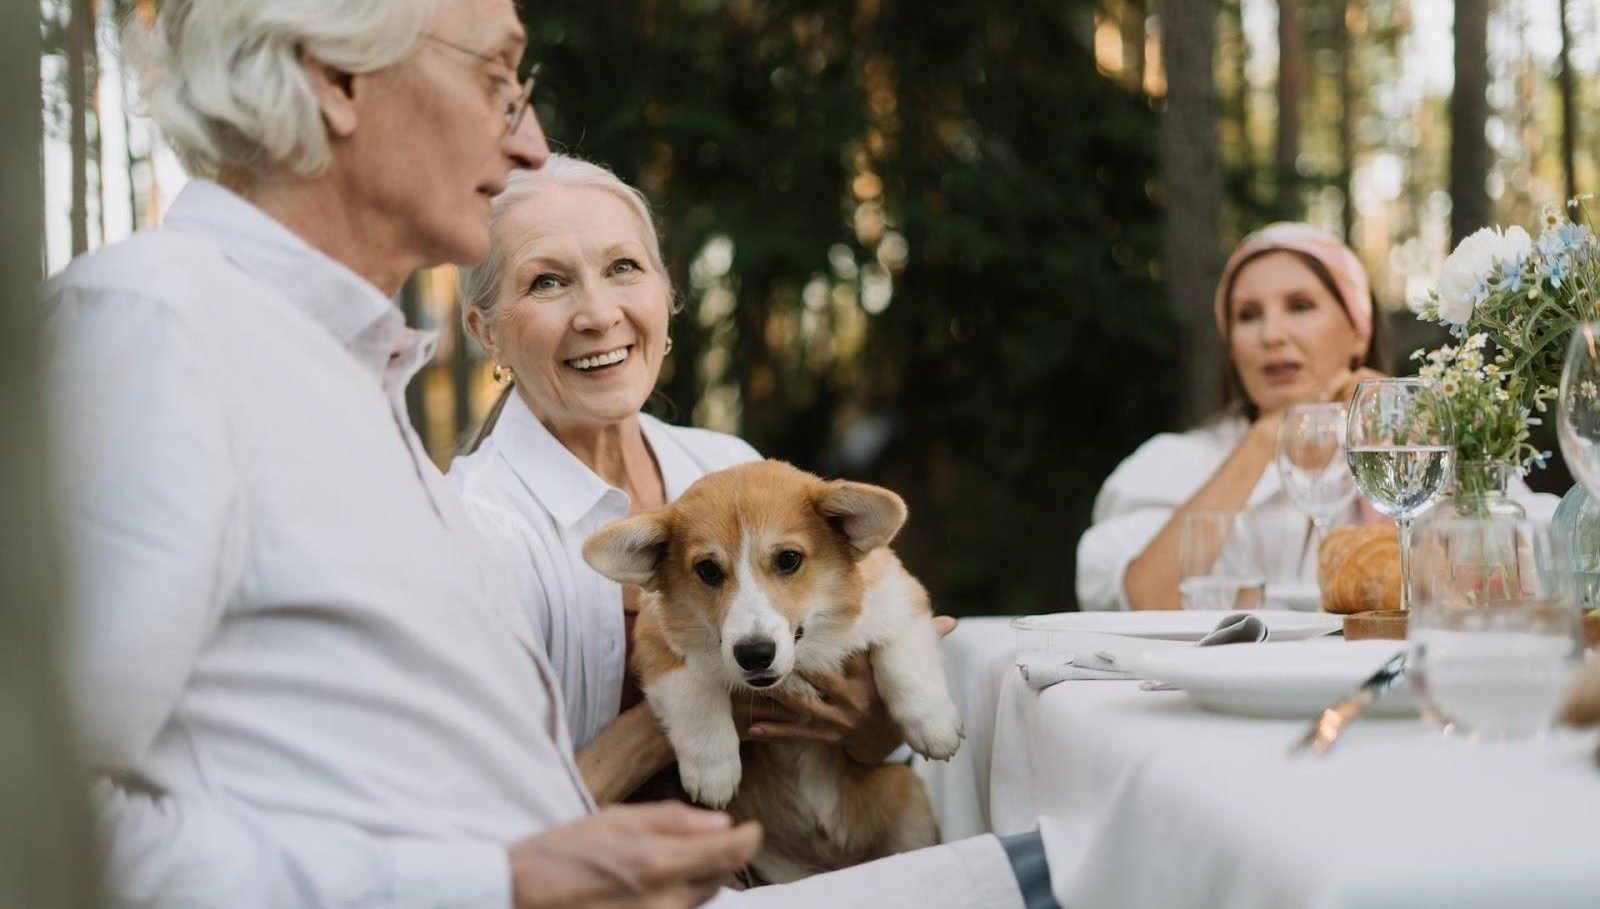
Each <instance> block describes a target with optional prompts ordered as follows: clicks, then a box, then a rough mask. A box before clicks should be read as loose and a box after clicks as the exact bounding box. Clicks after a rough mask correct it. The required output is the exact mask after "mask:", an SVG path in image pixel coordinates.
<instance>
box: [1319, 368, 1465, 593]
mask: <svg viewBox="0 0 1600 909" xmlns="http://www.w3.org/2000/svg"><path fill="white" fill-rule="evenodd" d="M1345 450H1346V456H1347V457H1348V459H1349V461H1350V472H1351V473H1352V474H1354V475H1355V480H1356V486H1357V487H1359V488H1360V490H1361V494H1362V495H1363V496H1365V497H1366V499H1367V501H1368V502H1370V503H1371V504H1372V507H1373V508H1376V509H1378V510H1379V511H1381V512H1383V513H1384V514H1386V515H1388V516H1389V517H1391V518H1394V523H1395V526H1396V527H1398V528H1399V530H1400V608H1401V609H1409V608H1410V603H1411V590H1410V588H1411V584H1410V578H1411V521H1412V519H1413V518H1415V517H1416V516H1417V515H1419V514H1421V513H1422V512H1423V511H1424V510H1425V509H1426V508H1427V507H1428V506H1429V505H1430V504H1432V502H1433V500H1434V498H1435V497H1437V496H1438V495H1439V491H1440V490H1441V489H1443V488H1444V484H1445V480H1446V479H1447V478H1448V477H1449V475H1450V460H1451V455H1452V453H1453V452H1454V450H1455V425H1454V423H1452V421H1451V414H1450V402H1449V400H1447V399H1446V398H1445V396H1444V395H1442V394H1440V393H1439V392H1438V391H1437V390H1435V389H1434V387H1433V386H1432V385H1431V384H1430V383H1428V382H1426V381H1424V380H1422V379H1367V380H1365V381H1363V382H1361V383H1360V384H1359V385H1357V386H1356V393H1355V397H1354V398H1353V399H1352V400H1351V402H1350V416H1349V420H1348V422H1347V423H1346V425H1345Z"/></svg>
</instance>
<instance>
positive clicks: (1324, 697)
mask: <svg viewBox="0 0 1600 909" xmlns="http://www.w3.org/2000/svg"><path fill="white" fill-rule="evenodd" d="M1405 647H1406V644H1405V642H1404V641H1346V640H1344V639H1342V638H1339V639H1328V640H1322V641H1290V642H1288V643H1282V644H1273V643H1266V644H1234V645H1230V646H1223V647H1172V648H1166V649H1162V650H1147V651H1142V652H1138V653H1134V654H1131V655H1130V656H1129V657H1128V658H1127V659H1128V661H1129V662H1130V663H1131V666H1130V668H1132V669H1133V670H1134V671H1136V672H1137V673H1139V674H1140V675H1141V676H1145V677H1147V678H1152V679H1158V680H1160V681H1163V682H1166V683H1168V684H1171V685H1175V686H1177V687H1179V688H1181V689H1183V690H1184V691H1185V692H1186V693H1187V694H1188V695H1189V697H1191V698H1193V699H1194V700H1195V701H1197V702H1198V703H1199V704H1200V705H1201V706H1203V707H1206V708H1208V709H1210V710H1215V711H1217V712H1219V713H1232V714H1238V715H1241V716H1256V717H1280V718H1302V719H1310V718H1311V717H1313V716H1315V715H1316V714H1317V711H1319V710H1321V709H1322V708H1324V707H1326V706H1328V705H1329V704H1331V703H1333V702H1334V701H1336V700H1338V699H1339V698H1341V697H1344V696H1345V695H1348V694H1350V693H1351V692H1352V691H1354V690H1355V688H1356V686H1358V685H1360V684H1361V683H1362V682H1363V681H1366V679H1367V678H1368V677H1369V676H1371V675H1372V674H1373V673H1374V672H1377V671H1378V668H1379V667H1381V666H1382V665H1383V664H1384V663H1386V662H1388V660H1389V659H1390V658H1391V657H1393V656H1394V655H1395V654H1397V653H1399V652H1400V651H1402V650H1404V649H1405ZM1372 709H1373V712H1374V713H1382V714H1387V715H1391V716H1396V715H1406V714H1412V713H1415V712H1416V709H1417V708H1416V701H1415V699H1414V698H1413V697H1412V695H1411V690H1410V688H1409V687H1408V686H1406V685H1404V684H1402V685H1400V686H1398V687H1396V688H1395V689H1394V690H1393V691H1390V692H1389V693H1388V694H1386V695H1384V696H1383V698H1382V699H1380V700H1379V701H1378V703H1377V704H1376V705H1375V706H1374V707H1373V708H1372Z"/></svg>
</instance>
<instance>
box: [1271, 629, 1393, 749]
mask: <svg viewBox="0 0 1600 909" xmlns="http://www.w3.org/2000/svg"><path fill="white" fill-rule="evenodd" d="M1406 656H1407V654H1406V652H1405V651H1401V652H1400V653H1397V654H1395V655H1394V656H1393V657H1391V658H1390V659H1389V662H1387V663H1384V664H1383V666H1382V667H1381V668H1380V669H1379V670H1378V671H1377V672H1374V673H1373V674H1372V675H1370V676H1368V677H1367V680H1366V681H1365V682H1362V683H1361V684H1360V686H1358V687H1357V688H1356V690H1355V691H1354V692H1352V693H1351V694H1350V696H1349V697H1346V698H1343V699H1341V700H1338V701H1335V702H1334V703H1332V704H1329V705H1328V706H1327V707H1325V708H1323V711H1322V712H1321V713H1319V714H1317V718H1316V719H1314V720H1312V721H1311V728H1310V729H1308V730H1306V734H1305V735H1303V736H1301V737H1300V738H1299V739H1298V740H1296V741H1295V743H1294V744H1293V745H1292V746H1290V748H1289V753H1290V754H1299V753H1301V752H1303V751H1305V750H1307V749H1310V750H1312V751H1315V752H1316V753H1317V754H1326V753H1327V751H1328V749H1329V748H1332V747H1333V743H1334V740H1336V739H1338V738H1339V736H1340V734H1342V733H1343V732H1344V730H1345V727H1346V726H1349V725H1350V723H1351V722H1352V721H1353V720H1355V718H1356V717H1358V716H1360V715H1361V714H1363V713H1365V712H1366V711H1367V708H1368V707H1371V706H1372V705H1373V704H1375V703H1377V701H1378V698H1380V697H1383V695H1384V694H1385V693H1386V692H1388V691H1389V690H1390V689H1392V688H1394V686H1396V685H1398V684H1399V683H1400V681H1401V680H1402V679H1404V678H1405V675H1406Z"/></svg>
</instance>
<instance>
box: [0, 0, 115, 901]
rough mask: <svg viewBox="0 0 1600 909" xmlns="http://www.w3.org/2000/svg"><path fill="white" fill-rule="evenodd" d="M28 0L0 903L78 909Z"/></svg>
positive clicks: (19, 110) (16, 45) (7, 69)
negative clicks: (45, 376)
mask: <svg viewBox="0 0 1600 909" xmlns="http://www.w3.org/2000/svg"><path fill="white" fill-rule="evenodd" d="M39 12H40V7H39V4H38V3H4V4H0V117H3V118H4V121H3V122H4V123H5V124H6V130H7V136H6V141H5V142H0V199H5V200H6V216H5V217H4V218H0V250H3V252H0V337H5V338H10V339H14V342H15V343H12V344H11V345H9V349H8V350H7V352H6V356H5V357H3V358H0V413H4V414H5V415H6V416H5V424H6V431H5V432H3V433H0V728H3V729H4V730H5V733H4V734H3V735H0V906H49V907H79V906H81V907H90V906H93V905H94V904H95V899H96V896H95V894H96V891H97V886H96V881H95V859H94V854H93V852H92V842H91V837H90V833H89V822H88V813H87V811H86V810H85V809H84V805H83V803H82V797H83V790H82V786H83V781H84V779H85V777H84V776H83V775H82V774H81V773H80V771H79V767H78V762H77V755H76V750H75V748H74V747H73V741H72V739H73V736H72V734H71V730H70V728H69V725H68V718H69V717H70V716H71V715H72V712H71V710H69V709H68V706H67V701H66V697H65V692H64V690H63V687H62V684H61V679H60V666H59V661H58V627H57V620H58V619H59V618H60V617H61V616H62V615H63V613H64V612H65V610H64V609H63V606H62V584H61V576H60V569H59V566H60V561H59V559H58V554H57V552H56V541H57V539H58V538H59V536H60V535H59V533H58V532H57V528H56V518H57V509H56V503H55V502H54V501H53V500H52V493H53V491H54V488H55V487H54V485H53V484H52V483H51V482H50V481H49V476H48V474H49V467H50V465H51V463H52V462H51V459H50V457H49V453H48V451H47V450H46V448H47V444H46V439H47V438H48V433H47V430H46V426H47V422H46V418H45V411H44V406H43V400H44V393H43V389H44V383H43V381H42V375H41V373H42V368H43V361H44V356H43V352H42V350H41V349H40V347H39V345H37V344H34V343H32V342H31V341H28V340H26V339H29V338H32V337H34V336H35V335H36V333H37V331H38V322H39V313H38V311H37V310H38V307H37V304H36V303H35V302H34V301H35V300H36V299H37V292H38V282H39V278H40V277H41V276H42V275H43V273H44V268H43V254H44V250H43V240H42V238H43V236H44V188H43V162H42V160H41V154H40V152H41V144H42V141H43V135H42V128H43V121H42V118H41V107H40V104H39V99H40V97H41V86H40V81H39V70H40V17H39Z"/></svg>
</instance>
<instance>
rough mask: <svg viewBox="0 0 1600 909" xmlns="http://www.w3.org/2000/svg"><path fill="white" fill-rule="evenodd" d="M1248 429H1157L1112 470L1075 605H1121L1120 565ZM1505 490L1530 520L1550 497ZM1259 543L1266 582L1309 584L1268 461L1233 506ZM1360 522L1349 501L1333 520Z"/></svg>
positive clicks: (1225, 421) (1312, 566)
mask: <svg viewBox="0 0 1600 909" xmlns="http://www.w3.org/2000/svg"><path fill="white" fill-rule="evenodd" d="M1249 429H1250V423H1249V422H1248V421H1247V420H1245V419H1244V418H1243V417H1225V418H1222V419H1219V420H1214V421H1212V422H1209V423H1206V424H1205V425H1203V426H1201V427H1199V428H1198V429H1193V430H1190V431H1189V432H1184V433H1162V434H1161V435H1158V436H1156V437H1154V438H1152V439H1150V440H1149V441H1148V442H1145V443H1144V444H1143V445H1141V446H1139V448H1138V450H1137V451H1135V452H1134V453H1133V454H1131V455H1129V456H1128V457H1127V459H1126V460H1124V461H1123V462H1122V463H1121V464H1119V465H1118V466H1117V469H1116V470H1114V471H1112V473H1111V476H1110V477H1108V478H1107V479H1106V482H1105V485H1104V486H1102V487H1100V494H1099V495H1098V496H1096V497H1095V501H1094V513H1093V524H1092V525H1091V526H1090V527H1089V529H1088V530H1087V531H1085V532H1084V534H1083V537H1082V538H1080V539H1079V540H1078V608H1079V609H1085V610H1092V609H1127V608H1129V604H1128V593H1127V587H1126V585H1125V584H1124V576H1125V575H1126V574H1127V571H1128V563H1129V562H1132V561H1133V560H1134V559H1135V558H1137V557H1138V556H1139V554H1140V553H1141V552H1144V550H1145V547H1147V546H1149V545H1150V543H1151V541H1153V540H1154V539H1155V538H1156V534H1158V533H1160V532H1161V528H1162V527H1165V526H1166V523H1167V521H1168V520H1170V519H1171V517H1172V513H1173V512H1174V511H1175V510H1177V508H1178V507H1179V506H1181V505H1182V504H1183V503H1184V502H1187V501H1188V500H1189V499H1190V498H1191V497H1192V496H1193V495H1194V494H1195V493H1196V492H1197V491H1199V489H1200V487H1202V486H1204V485H1205V484H1206V481H1207V480H1209V479H1211V477H1212V475H1213V474H1215V473H1216V472H1217V468H1219V467H1221V466H1222V462H1223V461H1224V460H1226V459H1227V457H1228V455H1230V454H1232V453H1233V450H1234V449H1235V448H1237V447H1238V445H1239V442H1240V441H1241V440H1243V439H1244V436H1245V433H1246V432H1248V431H1249ZM1510 492H1511V495H1512V498H1514V499H1516V500H1517V501H1518V502H1520V503H1521V504H1522V506H1523V507H1524V508H1526V509H1527V511H1528V514H1529V516H1530V517H1534V518H1537V519H1541V520H1548V519H1549V517H1550V515H1551V513H1553V512H1554V510H1555V504H1556V501H1557V500H1556V497H1555V496H1552V495H1547V494H1544V493H1535V492H1532V491H1530V490H1529V489H1528V487H1527V485H1526V484H1524V483H1523V482H1522V481H1521V480H1520V479H1517V480H1513V481H1512V483H1511V488H1510ZM1240 511H1241V513H1242V514H1243V515H1244V518H1245V521H1246V522H1247V524H1248V526H1249V527H1250V529H1251V531H1252V536H1253V537H1254V538H1255V540H1256V541H1257V543H1258V544H1259V545H1260V546H1261V550H1262V552H1261V557H1262V561H1263V562H1264V563H1265V565H1264V567H1265V568H1266V576H1267V585H1268V587H1269V588H1270V587H1271V586H1272V585H1273V584H1275V583H1276V584H1281V585H1296V586H1300V585H1314V584H1315V583H1316V574H1317V562H1316V558H1315V555H1314V554H1313V553H1312V552H1311V551H1310V549H1309V547H1308V537H1309V535H1310V533H1311V521H1310V519H1309V518H1307V517H1306V516H1305V514H1304V513H1302V512H1301V511H1300V510H1299V509H1297V508H1295V506H1294V503H1293V502H1291V501H1290V500H1289V496H1288V494H1287V493H1285V492H1284V491H1283V486H1282V484H1281V483H1280V482H1279V479H1278V471H1277V468H1276V467H1275V466H1273V465H1271V464H1269V465H1267V469H1266V470H1264V471H1262V473H1261V479H1260V480H1257V481H1256V487H1255V489H1253V490H1251V492H1250V497H1249V498H1248V499H1246V500H1245V505H1244V507H1243V508H1242V509H1240ZM1360 519H1361V513H1360V506H1359V505H1358V504H1357V503H1352V504H1351V505H1350V506H1349V507H1348V508H1347V509H1346V511H1345V513H1343V514H1340V515H1338V516H1336V517H1335V519H1334V523H1336V524H1338V523H1349V522H1353V521H1358V520H1360Z"/></svg>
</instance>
